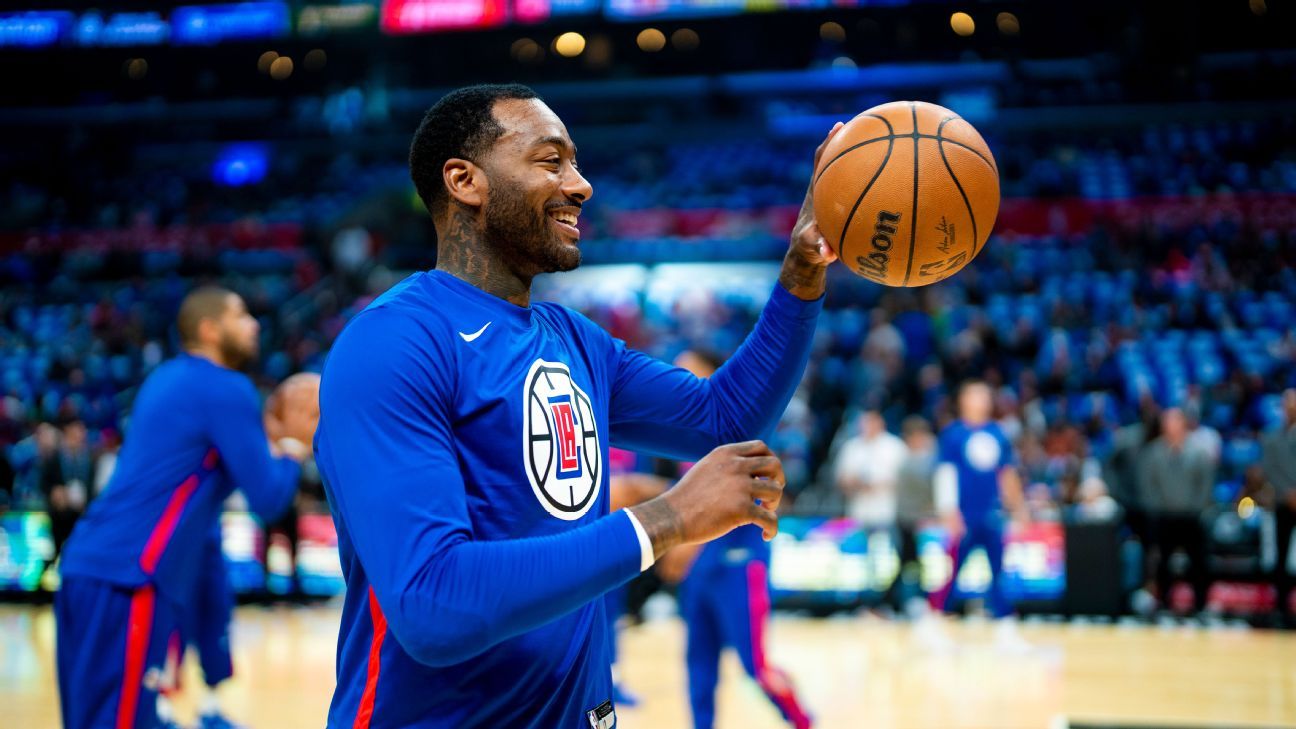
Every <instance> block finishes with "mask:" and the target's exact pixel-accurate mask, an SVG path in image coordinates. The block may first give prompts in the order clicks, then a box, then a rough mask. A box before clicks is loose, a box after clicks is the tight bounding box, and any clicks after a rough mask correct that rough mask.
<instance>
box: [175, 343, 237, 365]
mask: <svg viewBox="0 0 1296 729" xmlns="http://www.w3.org/2000/svg"><path fill="white" fill-rule="evenodd" d="M185 352H186V353H187V354H189V355H191V356H193V357H201V358H203V359H205V360H208V361H209V362H211V363H212V364H214V365H216V366H217V367H224V368H225V369H227V370H228V369H233V368H232V367H230V366H229V364H228V363H226V362H225V357H223V356H222V355H221V352H220V347H215V346H208V345H204V344H195V345H194V346H192V347H185Z"/></svg>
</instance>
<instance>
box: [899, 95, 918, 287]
mask: <svg viewBox="0 0 1296 729" xmlns="http://www.w3.org/2000/svg"><path fill="white" fill-rule="evenodd" d="M909 111H910V112H912V113H913V136H914V140H913V148H914V176H913V207H912V208H911V209H910V213H909V262H908V263H906V264H905V277H904V282H903V283H901V284H900V285H901V286H908V285H909V274H911V273H912V272H913V259H914V248H915V247H916V245H917V243H918V241H916V240H914V238H915V237H916V236H917V235H918V138H919V134H918V107H917V106H916V105H915V104H914V103H913V102H912V101H911V102H909Z"/></svg>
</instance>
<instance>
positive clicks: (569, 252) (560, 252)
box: [545, 242, 581, 273]
mask: <svg viewBox="0 0 1296 729" xmlns="http://www.w3.org/2000/svg"><path fill="white" fill-rule="evenodd" d="M580 264H581V250H580V248H579V247H577V246H576V245H574V244H571V243H565V242H564V243H559V244H558V245H557V246H555V247H554V249H553V250H552V251H551V255H550V256H549V265H548V266H545V270H546V271H547V272H548V273H562V272H563V271H573V270H575V269H577V268H579V267H580Z"/></svg>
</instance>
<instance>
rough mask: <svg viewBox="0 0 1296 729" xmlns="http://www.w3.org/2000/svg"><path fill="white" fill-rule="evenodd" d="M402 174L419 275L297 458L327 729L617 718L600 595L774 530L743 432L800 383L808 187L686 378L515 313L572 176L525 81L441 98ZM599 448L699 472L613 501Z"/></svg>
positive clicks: (557, 130) (553, 251) (566, 150)
mask: <svg viewBox="0 0 1296 729" xmlns="http://www.w3.org/2000/svg"><path fill="white" fill-rule="evenodd" d="M820 150H822V146H821V147H820ZM410 171H411V176H412V177H413V180H414V184H415V187H416V188H417V189H418V192H419V195H420V197H421V198H422V199H423V201H424V202H425V203H426V205H427V208H428V210H429V212H430V213H431V215H432V219H433V221H434V223H435V226H436V232H437V269H436V270H434V271H430V272H426V273H419V274H415V275H413V276H411V277H409V278H407V279H406V280H404V281H403V282H401V283H399V284H397V285H396V286H395V287H393V288H392V289H391V290H390V291H388V292H387V293H385V294H384V295H382V296H381V297H379V298H378V299H377V300H375V301H374V302H373V303H372V304H371V305H370V306H369V307H368V308H366V309H365V310H364V311H363V312H361V313H360V314H359V315H357V316H356V317H355V318H354V319H353V320H352V321H351V323H350V324H349V325H348V326H347V328H346V330H345V331H343V333H342V334H341V336H340V337H339V338H338V340H337V342H336V344H335V345H334V347H333V350H332V352H331V353H330V355H329V359H328V361H327V363H326V364H325V368H324V378H323V384H322V388H321V391H320V413H321V415H320V429H319V433H318V434H317V436H316V442H315V447H316V456H317V462H318V464H319V466H320V471H321V473H322V474H323V477H324V485H325V490H326V493H327V494H328V498H329V502H330V504H331V506H332V510H333V519H334V521H335V523H336V525H337V531H338V549H339V552H340V555H341V559H342V569H343V573H344V574H345V576H346V581H347V594H346V601H345V604H344V607H343V612H342V626H341V631H340V635H339V638H338V641H339V645H338V662H337V672H338V674H337V679H338V680H337V689H336V691H335V693H334V695H333V702H332V706H331V707H330V710H329V726H330V727H416V726H417V727H454V728H455V729H467V728H469V727H510V729H524V728H526V727H535V728H536V729H555V728H560V727H571V728H572V729H575V728H576V727H591V726H593V727H595V728H596V729H604V728H606V727H610V726H613V725H614V723H615V721H616V719H615V713H614V710H613V706H612V703H611V701H610V697H611V695H612V681H611V676H610V670H609V662H610V645H609V641H610V640H611V635H610V630H609V626H608V621H607V617H606V614H605V609H606V607H605V603H604V601H603V600H601V599H596V598H599V597H600V596H602V595H603V594H604V593H606V592H607V591H608V590H611V589H612V588H614V587H617V586H618V585H621V584H623V583H625V582H626V581H628V580H629V579H630V578H632V577H633V576H634V575H636V574H638V573H639V572H641V571H642V570H644V569H647V568H648V567H649V566H651V564H652V563H653V561H654V559H655V558H656V557H657V556H659V555H661V554H662V553H663V552H664V551H665V550H667V549H669V548H671V547H674V546H676V545H679V544H684V543H694V542H701V541H706V540H709V539H713V538H715V537H717V536H720V535H722V534H724V533H726V532H728V531H729V530H730V529H733V528H734V527H736V526H741V525H744V524H749V523H756V524H759V525H760V526H761V527H762V529H763V531H764V534H765V536H766V538H771V537H772V536H773V535H774V533H775V532H776V531H777V529H778V523H777V516H776V515H775V511H774V510H775V509H777V507H778V503H779V499H780V496H781V494H782V486H783V473H782V466H781V464H780V463H779V461H778V459H777V458H776V457H774V455H773V454H772V453H771V452H770V450H769V449H768V448H767V447H766V446H765V445H764V444H763V443H759V442H752V441H748V440H747V439H750V438H752V437H753V436H754V435H755V434H757V433H761V432H763V431H765V430H766V429H767V428H769V427H771V426H773V425H774V423H775V421H776V420H777V418H778V417H779V415H780V414H781V413H782V411H783V409H784V408H785V407H786V404H787V402H788V400H789V399H790V398H791V396H792V393H793V390H794V388H795V387H796V385H797V382H798V381H799V380H800V378H801V373H802V371H803V370H804V368H805V363H806V360H807V359H808V357H809V348H810V342H811V339H812V337H813V333H814V325H815V321H816V318H817V316H818V313H819V309H820V307H821V303H822V296H823V291H824V279H825V270H826V267H827V264H828V263H830V262H831V261H832V260H834V258H835V256H834V255H833V254H832V252H831V250H830V249H828V248H827V247H826V246H825V245H824V244H823V240H822V238H821V237H820V235H819V232H818V229H817V227H815V225H814V221H813V209H812V206H811V205H810V204H809V203H810V200H809V195H808V194H807V197H806V201H805V203H806V204H805V205H804V206H803V208H802V214H801V216H800V218H799V220H798V222H797V225H796V229H795V230H794V231H793V235H792V244H791V246H790V247H789V250H788V254H787V256H786V258H785V260H784V266H783V271H782V274H781V276H780V279H779V283H778V285H777V286H775V289H774V292H773V294H772V295H771V297H770V300H769V303H768V304H766V307H765V310H764V312H763V313H762V315H761V317H760V320H759V321H758V322H757V324H756V327H755V329H754V330H753V331H752V333H751V334H750V335H749V336H748V339H747V341H746V342H745V343H744V345H743V346H742V347H741V348H739V350H738V352H737V353H736V354H735V355H734V356H733V358H732V359H731V360H730V361H729V362H728V363H726V365H725V366H724V367H722V368H721V369H720V370H719V371H718V372H716V374H715V376H714V377H712V378H710V379H709V380H702V379H698V378H696V377H694V376H693V375H691V374H689V373H688V372H686V371H684V370H682V369H678V368H675V367H671V366H670V365H667V364H665V363H662V362H659V361H657V360H654V359H652V358H650V357H647V356H645V355H643V354H640V353H638V352H635V351H633V350H630V349H628V348H627V347H626V346H625V344H624V343H623V342H620V341H616V340H614V339H612V338H611V337H610V336H609V335H608V334H607V333H606V332H605V331H604V330H602V329H600V328H599V327H598V326H596V325H594V324H593V323H592V322H590V321H589V320H587V319H585V318H584V317H582V316H580V315H579V314H577V313H575V312H573V311H571V310H569V309H566V308H564V307H561V306H557V305H553V304H547V303H539V302H537V303H533V302H532V301H531V281H532V279H533V278H534V277H535V276H536V275H538V274H541V273H545V272H550V271H565V270H569V269H572V268H575V267H576V266H577V265H579V263H580V257H581V256H580V247H579V241H580V232H579V230H578V229H577V227H576V222H577V218H578V216H579V215H580V212H581V208H582V206H583V205H584V204H585V203H586V202H587V201H588V200H589V199H590V197H591V195H592V194H593V190H592V188H591V186H590V184H589V182H587V181H586V180H585V178H584V177H583V176H582V175H581V173H580V171H579V170H578V168H577V166H576V146H575V144H574V143H573V142H572V140H571V138H570V136H568V134H567V129H566V127H564V126H563V124H562V122H561V121H560V120H559V119H558V117H557V116H556V115H555V114H554V113H553V111H551V110H550V109H549V107H547V106H546V105H545V104H544V103H543V102H542V101H540V99H538V98H536V96H535V94H534V93H533V92H532V91H531V90H530V89H527V88H525V87H521V86H490V87H471V88H467V89H461V90H458V91H455V92H452V93H450V94H448V95H446V96H445V97H443V98H442V99H441V100H440V101H438V102H437V103H436V104H435V105H434V106H433V107H432V108H431V109H430V110H429V111H428V113H427V114H426V115H425V117H424V119H423V122H422V124H421V125H420V126H419V129H418V132H417V133H416V134H415V137H414V141H413V144H412V147H411V151H410ZM735 441H747V442H739V443H735ZM611 444H615V445H618V446H619V447H624V448H627V449H633V450H639V451H644V452H649V453H655V454H658V455H661V456H665V457H670V458H677V459H681V460H697V459H699V458H700V459H701V460H699V461H698V463H697V465H696V466H694V468H693V469H692V470H691V471H690V472H689V473H688V474H687V475H686V476H685V477H684V478H683V479H681V480H680V482H679V483H678V484H677V485H676V486H675V487H674V488H673V489H671V490H670V491H669V492H667V493H666V494H663V495H662V496H660V497H657V498H654V499H652V500H650V501H647V502H645V503H643V504H640V505H637V506H634V507H632V508H630V509H627V510H623V511H619V512H616V513H615V514H610V515H609V512H608V488H607V468H606V461H607V457H608V456H607V449H608V447H609V445H611ZM758 499H759V500H760V501H761V502H762V504H760V505H758V504H757V503H756V500H758Z"/></svg>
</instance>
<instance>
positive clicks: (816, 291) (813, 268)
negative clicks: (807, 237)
mask: <svg viewBox="0 0 1296 729" xmlns="http://www.w3.org/2000/svg"><path fill="white" fill-rule="evenodd" d="M799 245H800V244H799V243H798V244H794V245H793V246H792V247H791V248H790V249H788V252H787V255H786V256H784V257H783V270H782V271H781V272H779V283H781V284H783V288H785V289H787V290H788V291H789V292H790V293H791V294H792V295H793V296H795V297H797V298H799V299H805V300H806V301H811V300H814V299H817V298H819V297H820V296H822V295H823V292H824V287H825V282H826V279H827V270H828V267H827V266H824V265H822V264H819V263H815V262H813V261H810V260H807V259H806V257H805V256H804V255H802V254H801V252H800V251H798V250H797V249H798V247H799Z"/></svg>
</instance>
